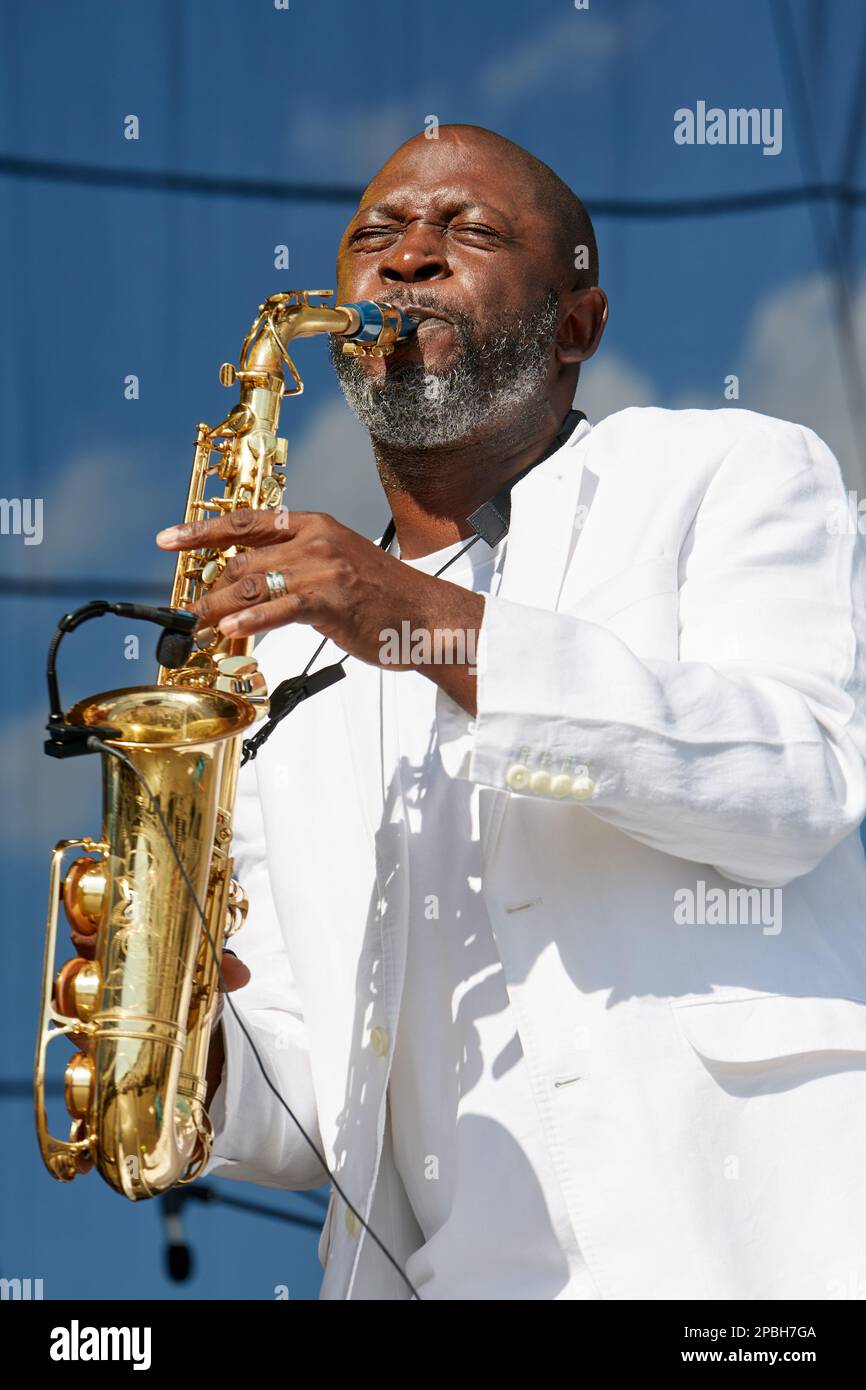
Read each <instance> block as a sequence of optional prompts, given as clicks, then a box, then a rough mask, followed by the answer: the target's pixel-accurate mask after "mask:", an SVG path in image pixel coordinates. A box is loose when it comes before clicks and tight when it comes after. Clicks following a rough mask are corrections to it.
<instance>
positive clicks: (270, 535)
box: [160, 126, 866, 1299]
mask: <svg viewBox="0 0 866 1390" xmlns="http://www.w3.org/2000/svg"><path fill="white" fill-rule="evenodd" d="M576 267H577V268H576ZM584 267H585V268H584ZM338 284H339V288H338V298H339V300H341V301H352V300H361V299H379V300H387V301H390V302H392V303H396V304H399V305H400V306H402V307H403V308H404V309H406V310H408V311H409V312H410V313H411V314H412V315H413V317H414V318H415V319H416V321H417V322H418V324H419V328H418V332H417V335H416V336H415V337H414V338H413V339H411V341H410V342H409V343H408V344H407V345H406V346H403V347H401V348H399V349H398V350H397V351H396V352H395V353H394V355H393V356H392V357H391V358H389V359H387V360H382V359H379V360H374V359H356V358H346V357H343V356H340V355H337V354H336V353H335V355H334V364H335V366H336V368H337V372H338V376H339V378H340V382H341V385H342V387H343V389H344V392H345V394H346V397H347V399H348V401H349V404H350V405H351V406H352V408H353V409H354V410H355V411H356V413H357V414H358V416H359V417H360V419H361V420H362V422H363V423H364V424H365V425H366V427H367V428H368V430H369V432H370V436H371V439H372V442H373V448H374V452H375V456H376V460H377V464H378V468H379V474H380V477H381V481H382V486H383V488H384V491H385V494H386V498H387V503H388V505H389V506H390V509H391V513H392V516H393V519H394V523H395V527H396V534H395V537H394V540H393V542H392V545H391V548H390V553H386V552H385V551H384V550H382V549H381V548H379V547H378V546H377V545H375V544H374V543H372V542H371V541H368V540H366V539H364V538H363V537H361V536H359V535H357V534H356V533H354V532H353V531H351V530H349V529H347V528H346V527H344V526H342V525H340V524H339V523H338V522H337V521H335V520H333V519H332V518H330V517H325V516H321V515H318V514H312V513H307V514H304V513H294V514H290V515H289V516H288V517H285V516H284V517H282V518H280V524H275V520H274V517H273V515H272V514H271V515H269V514H265V513H258V514H256V513H243V512H242V513H239V514H236V515H235V516H234V517H227V518H223V519H220V520H217V521H211V522H208V523H204V524H202V525H199V526H195V527H192V528H180V529H177V528H173V529H172V530H171V531H170V532H168V533H162V534H161V539H160V543H161V544H163V545H164V546H165V547H166V548H169V549H172V548H174V549H176V548H180V547H187V548H190V547H197V546H199V545H201V544H202V542H203V540H205V539H207V541H208V543H210V544H216V545H220V546H222V545H227V544H230V543H231V542H233V541H238V542H239V543H241V544H242V545H244V546H245V547H248V549H246V550H245V551H244V552H243V553H242V554H240V555H239V556H238V557H237V558H236V559H234V560H232V561H231V562H230V564H229V566H228V568H227V570H226V572H225V574H224V576H223V578H222V579H221V581H220V583H219V584H218V585H217V586H215V588H214V589H213V590H212V591H211V593H210V594H209V596H208V597H207V599H205V600H204V601H203V602H202V603H201V604H200V605H199V616H200V618H201V621H202V623H203V624H205V625H211V624H214V623H216V624H219V626H221V628H222V630H223V631H225V632H231V633H264V632H267V633H268V636H267V637H266V639H265V641H264V642H263V643H262V644H261V646H260V647H259V648H258V649H257V653H258V656H259V660H260V664H261V666H262V668H263V670H264V672H265V675H266V677H267V679H268V683H269V685H270V686H271V688H273V687H274V686H275V685H276V684H277V683H278V682H279V681H280V680H281V679H283V678H284V677H286V676H287V675H293V674H295V673H296V672H298V671H300V670H301V669H303V667H304V666H305V665H306V663H307V661H308V659H309V657H310V655H311V653H312V650H313V647H314V645H315V642H316V641H317V640H318V639H317V638H316V636H315V634H316V633H318V634H321V635H322V636H324V637H326V638H327V639H329V640H328V643H327V645H326V648H325V650H324V651H323V652H322V654H321V656H320V658H319V659H318V662H317V666H318V665H325V664H327V663H328V662H330V661H335V660H339V658H340V656H341V655H342V654H344V653H347V652H348V653H350V654H351V656H352V657H353V658H359V659H355V660H350V661H348V662H347V663H346V674H347V679H346V680H344V681H341V682H339V683H338V684H336V685H335V686H332V687H331V688H330V689H328V690H326V691H324V692H323V693H320V694H319V695H317V696H316V697H315V699H312V700H310V701H309V702H305V703H304V704H302V705H301V706H300V707H299V708H298V709H297V710H296V711H295V712H294V713H293V714H292V715H291V717H290V718H288V719H286V720H284V721H283V722H282V723H281V724H280V725H279V726H278V728H277V729H276V731H275V732H274V734H273V736H272V737H271V739H270V741H269V742H267V743H266V744H265V745H264V746H263V747H262V749H261V752H260V753H259V756H258V758H257V760H256V761H255V762H254V763H251V764H249V765H248V766H247V767H246V768H245V770H244V773H243V775H242V779H241V792H240V796H239V800H238V806H237V818H236V853H237V862H238V870H239V877H240V878H241V880H242V882H243V883H244V885H245V887H246V888H247V891H248V893H249V896H250V900H251V909H250V915H249V918H248V922H247V925H246V926H245V928H244V931H243V933H242V935H241V936H239V937H238V948H239V950H241V954H242V955H243V957H244V964H243V965H241V963H240V962H238V961H231V959H230V958H229V957H226V960H225V965H226V975H227V983H228V984H229V986H231V987H233V988H237V987H238V986H242V988H240V989H239V993H238V995H237V1009H238V1013H239V1015H240V1017H241V1019H242V1020H243V1028H242V1027H241V1025H240V1023H239V1021H238V1019H237V1018H236V1017H234V1016H233V1014H232V1011H231V1010H229V1009H226V1010H225V1011H224V1014H223V1018H222V1026H221V1030H220V1031H219V1032H218V1033H217V1034H216V1036H215V1042H214V1048H213V1052H212V1057H211V1094H212V1098H213V1117H214V1121H215V1124H216V1142H215V1154H214V1157H213V1158H212V1160H211V1163H210V1165H209V1171H210V1172H213V1173H218V1174H221V1175H223V1176H227V1177H235V1178H239V1179H243V1180H247V1181H252V1182H259V1183H264V1184H266V1185H271V1186H277V1187H293V1188H305V1187H312V1186H317V1185H318V1184H320V1183H321V1182H323V1181H325V1180H326V1174H325V1172H324V1170H323V1168H322V1166H321V1164H320V1163H319V1161H318V1160H317V1158H316V1157H315V1155H314V1154H313V1152H312V1151H311V1149H310V1147H309V1145H308V1144H307V1142H306V1141H305V1139H304V1138H303V1136H302V1135H301V1134H300V1132H299V1130H298V1128H297V1127H296V1125H295V1124H294V1123H293V1122H292V1120H291V1118H290V1117H289V1115H288V1114H287V1112H286V1110H285V1109H284V1108H283V1107H282V1106H281V1105H280V1104H279V1103H278V1101H277V1099H276V1097H275V1095H274V1093H273V1091H272V1090H271V1089H270V1086H269V1084H268V1081H267V1080H266V1079H265V1077H264V1076H263V1075H262V1072H261V1070H260V1069H259V1066H258V1063H257V1061H256V1058H255V1056H254V1054H253V1051H252V1048H251V1047H250V1040H252V1041H253V1042H254V1043H255V1046H256V1048H257V1050H258V1052H259V1054H260V1056H261V1061H262V1065H263V1066H264V1068H265V1070H266V1072H267V1075H268V1078H270V1079H271V1080H272V1082H273V1085H274V1086H275V1087H276V1088H277V1090H278V1091H279V1093H280V1095H281V1096H282V1097H283V1098H284V1099H285V1101H286V1102H287V1104H288V1105H289V1106H290V1107H291V1109H292V1111H293V1113H294V1115H295V1116H296V1117H297V1119H298V1120H299V1121H300V1123H301V1125H302V1126H303V1128H304V1129H305V1130H306V1132H307V1134H308V1135H309V1136H310V1137H311V1138H312V1140H313V1141H314V1143H315V1144H316V1145H317V1147H319V1148H320V1150H321V1151H322V1153H323V1155H324V1156H325V1158H326V1160H327V1165H328V1169H329V1170H330V1172H332V1173H333V1174H334V1175H335V1176H336V1178H337V1180H338V1181H339V1183H340V1185H341V1187H342V1189H343V1191H344V1193H345V1195H346V1197H347V1198H348V1199H349V1202H350V1203H351V1204H352V1206H353V1207H354V1208H356V1210H357V1212H359V1213H360V1214H361V1216H362V1217H363V1218H364V1221H365V1222H367V1223H369V1225H370V1227H371V1228H372V1230H373V1231H374V1232H375V1234H376V1236H377V1237H378V1238H379V1240H381V1242H382V1244H383V1245H384V1246H385V1247H386V1248H387V1250H388V1251H389V1252H390V1254H391V1255H392V1256H393V1258H394V1260H395V1261H396V1263H397V1265H399V1267H400V1269H401V1270H402V1271H403V1273H404V1274H405V1276H406V1279H405V1280H404V1279H403V1277H402V1276H401V1274H400V1272H399V1270H395V1268H394V1267H392V1265H391V1264H390V1263H389V1261H388V1260H387V1258H386V1257H385V1255H384V1254H383V1253H382V1251H381V1250H380V1248H379V1247H378V1245H377V1244H376V1242H375V1241H374V1240H373V1239H371V1237H370V1235H369V1234H368V1233H367V1230H366V1228H365V1226H364V1225H363V1224H362V1223H361V1222H360V1221H359V1220H358V1219H357V1216H356V1215H355V1213H354V1212H353V1211H352V1209H351V1207H349V1206H347V1205H346V1204H345V1202H344V1201H343V1200H342V1199H341V1198H338V1197H337V1196H336V1194H332V1197H331V1202H330V1205H329V1211H328V1218H327V1221H326V1226H325V1229H324V1231H323V1234H322V1240H321V1242H320V1247H319V1248H320V1255H321V1258H322V1260H323V1263H324V1265H325V1276H324V1282H323V1287H322V1296H323V1297H325V1298H361V1299H365V1298H366V1299H370V1298H404V1297H409V1296H410V1287H409V1286H411V1287H412V1288H414V1289H415V1290H417V1292H418V1294H419V1296H420V1297H421V1298H422V1299H424V1298H428V1299H436V1298H439V1299H447V1298H461V1299H462V1298H482V1299H484V1298H508V1299H549V1298H561V1299H584V1298H586V1299H597V1298H614V1299H616V1298H659V1299H669V1298H678V1297H696V1298H722V1299H726V1298H736V1297H742V1298H789V1297H815V1298H832V1297H836V1296H840V1293H843V1294H844V1293H846V1292H848V1294H849V1296H850V1290H851V1288H859V1289H860V1290H863V1289H864V1287H866V1285H864V1282H863V1281H864V1280H866V1185H864V1182H863V1172H864V1160H866V943H864V934H863V928H864V921H866V868H864V862H863V852H862V849H861V846H860V842H859V839H858V836H857V827H858V825H859V822H860V821H861V819H862V818H863V815H864V811H866V775H864V754H866V719H864V655H863V653H864V633H863V621H864V620H863V614H864V611H866V605H864V596H866V579H864V556H863V552H862V549H861V548H860V542H859V541H858V540H857V539H856V538H854V537H849V536H839V535H833V534H831V529H832V528H830V527H828V525H827V517H828V514H829V513H830V512H831V511H832V509H834V508H835V507H836V506H837V505H838V504H839V502H840V499H843V498H844V489H843V485H842V482H841V479H840V476H839V470H838V467H837V465H836V462H835V460H834V459H833V457H832V455H831V454H830V453H829V451H828V450H827V448H826V447H825V446H824V445H823V443H822V442H821V441H820V440H819V439H818V438H816V436H815V435H814V434H812V433H811V432H810V431H809V430H806V429H803V428H801V427H799V426H796V425H790V424H785V423H783V422H780V421H776V420H770V419H767V418H764V417H762V416H760V415H756V414H753V413H751V412H748V411H741V410H720V411H711V412H704V411H681V412H669V411H662V410H654V409H652V410H636V409H632V410H625V411H623V412H622V413H620V414H618V415H614V416H613V417H610V418H608V419H606V420H605V421H603V422H602V423H601V424H600V425H597V426H595V427H594V428H590V426H589V424H588V422H587V421H586V420H584V419H582V418H580V417H579V416H577V415H574V414H570V413H569V409H570V407H571V404H572V400H573V397H574V392H575V389H576V386H577V382H578V376H579V371H580V364H581V362H584V361H586V360H587V359H588V358H589V357H590V356H591V355H592V354H593V353H594V352H595V350H596V348H597V347H598V344H599V341H600V338H601V335H602V331H603V328H604V324H605V320H606V317H607V302H606V299H605V296H604V294H603V292H602V291H601V290H600V289H599V288H598V283H597V257H596V250H595V240H594V237H593V233H592V228H591V226H590V224H589V220H588V218H587V216H586V213H585V211H584V209H583V207H582V205H581V204H580V203H579V201H578V200H577V199H576V198H575V197H574V195H573V194H572V193H571V192H570V190H568V189H567V188H566V187H565V185H564V184H562V183H561V182H560V181H559V180H558V179H557V178H556V176H555V175H554V174H552V172H551V171H550V170H549V169H547V167H546V166H544V165H542V164H540V163H539V162H538V161H536V160H535V159H533V158H532V157H531V156H530V155H528V154H527V153H526V152H525V151H523V150H521V149H519V148H518V147H517V146H515V145H512V144H511V143H510V142H508V141H506V140H503V139H501V138H500V137H499V136H496V135H494V134H492V133H491V132H488V131H484V130H480V129H477V128H474V127H466V126H451V127H442V128H440V131H439V138H438V140H436V141H432V140H426V139H424V138H423V137H416V138H414V139H412V140H410V141H408V142H407V143H406V144H405V145H404V146H402V147H401V148H400V149H399V150H398V151H397V152H396V154H395V155H394V156H393V157H392V158H391V159H390V160H389V161H388V163H387V164H386V165H385V166H384V168H383V169H382V170H381V171H380V172H379V173H378V174H377V175H376V177H375V178H374V180H373V182H372V183H371V184H370V186H369V187H368V188H367V190H366V191H365V193H364V195H363V197H362V199H361V205H360V207H359V209H358V211H357V212H356V214H355V216H354V217H353V218H352V220H351V222H350V223H349V226H348V227H347V229H346V232H345V235H344V237H343V240H342V243H341V246H340V251H339V260H338ZM531 465H534V466H531ZM325 466H326V465H325ZM335 466H336V465H335ZM526 470H528V471H526ZM518 475H520V476H519V477H518ZM515 479H517V481H516V482H515V483H514V487H513V492H512V493H511V510H510V529H509V530H508V531H507V535H502V534H499V535H498V536H497V534H496V533H495V531H494V532H491V531H489V530H488V532H487V534H488V539H489V540H490V542H491V543H490V544H488V543H487V541H485V540H478V541H476V543H475V544H474V546H472V547H471V548H470V549H469V550H467V551H466V552H465V554H461V553H460V552H462V551H463V550H464V548H465V546H466V544H467V541H468V540H469V539H471V538H472V536H473V535H474V534H475V532H474V531H473V527H472V526H471V525H470V524H469V522H467V517H469V516H470V515H471V514H472V513H473V512H475V511H476V509H477V508H479V507H481V506H482V505H483V504H484V503H485V502H487V501H488V499H490V498H491V497H492V496H493V495H494V494H497V493H501V492H502V489H503V488H504V487H505V485H506V484H508V483H509V482H510V481H512V480H515ZM506 491H507V489H506ZM496 510H497V515H499V516H500V517H504V518H505V520H507V519H508V516H507V512H508V507H507V503H503V501H502V497H501V496H500V499H499V502H498V503H497V509H496ZM486 515H487V517H488V519H489V517H490V512H489V510H488V512H487V513H486ZM285 523H287V524H285ZM499 529H500V532H501V531H502V529H503V528H502V527H500V528H499ZM455 557H457V558H455ZM449 561H450V562H452V563H451V565H450V568H449V569H448V571H447V573H446V574H444V575H443V577H441V578H438V577H436V572H437V571H439V570H441V569H442V567H443V566H444V565H446V564H448V563H449ZM273 572H278V573H281V574H282V575H283V577H284V583H285V587H286V593H285V595H284V596H282V597H277V598H273V597H272V596H271V589H270V587H269V584H268V582H267V579H266V575H267V574H268V573H273ZM311 629H315V633H314V632H313V631H311ZM407 630H408V632H409V633H410V635H411V636H412V639H413V648H412V649H413V650H416V651H417V652H418V653H420V656H419V664H416V665H414V666H413V662H412V660H411V655H410V654H408V653H407V649H406V648H405V646H401V645H400V643H399V642H395V640H393V637H394V634H401V633H403V632H406V631H407ZM446 631H447V632H448V633H451V634H452V638H453V635H454V634H457V635H458V636H461V637H462V639H463V642H464V648H463V650H462V651H461V650H460V649H459V643H457V642H456V640H455V641H454V647H453V649H452V651H451V653H450V654H451V655H452V656H453V655H455V654H456V656H457V658H458V659H456V660H454V661H451V662H449V661H448V660H447V658H446V657H445V656H443V655H442V653H441V652H440V659H439V660H436V659H435V644H434V642H433V638H435V636H436V634H441V633H443V632H446ZM418 633H421V634H422V636H426V637H427V638H428V639H429V640H428V642H427V644H426V646H425V643H424V641H421V642H420V643H418V644H417V646H415V645H414V639H415V636H416V635H417V634H418ZM395 660H396V664H395ZM244 1029H246V1031H247V1033H248V1034H249V1039H248V1038H247V1036H245V1033H244ZM407 1281H408V1282H407ZM861 1296H862V1294H861Z"/></svg>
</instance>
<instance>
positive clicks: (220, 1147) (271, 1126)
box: [204, 762, 328, 1188]
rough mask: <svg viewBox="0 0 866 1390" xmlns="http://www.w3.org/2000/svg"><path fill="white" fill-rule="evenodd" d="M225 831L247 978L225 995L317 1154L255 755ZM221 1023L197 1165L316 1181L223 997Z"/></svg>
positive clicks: (322, 1176)
mask: <svg viewBox="0 0 866 1390" xmlns="http://www.w3.org/2000/svg"><path fill="white" fill-rule="evenodd" d="M233 831H234V834H233V839H232V850H233V854H234V856H235V868H234V873H235V877H236V878H237V880H238V882H239V883H240V884H241V885H242V887H243V888H244V890H245V892H246V894H247V897H248V899H249V912H248V914H247V919H246V922H245V923H244V925H243V927H242V928H241V930H240V931H239V932H238V933H237V935H236V936H234V937H232V939H231V941H230V942H229V946H230V947H231V949H232V950H234V951H236V953H237V955H238V956H239V958H240V959H241V960H243V961H244V962H245V964H246V965H248V966H249V968H250V972H251V978H250V981H249V983H248V984H247V985H245V986H244V987H243V988H242V989H239V990H235V991H234V992H233V993H232V995H231V999H232V1003H233V1004H234V1005H235V1007H236V1009H237V1011H238V1013H239V1014H240V1015H241V1017H242V1019H243V1022H244V1024H245V1026H246V1029H247V1031H248V1032H249V1034H250V1037H251V1038H252V1040H253V1042H254V1043H255V1046H256V1048H257V1050H258V1052H259V1054H260V1056H261V1059H262V1063H263V1065H264V1067H265V1069H266V1071H267V1074H268V1076H269V1077H270V1078H271V1080H272V1082H273V1084H274V1086H276V1088H277V1090H278V1091H279V1094H280V1095H281V1096H282V1097H283V1099H284V1100H285V1101H286V1102H287V1104H288V1105H289V1106H290V1108H291V1109H292V1111H293V1112H294V1114H295V1115H296V1116H297V1118H298V1120H299V1121H300V1123H301V1124H302V1125H303V1127H304V1129H305V1130H306V1132H307V1134H308V1135H309V1136H310V1138H311V1139H312V1140H313V1142H314V1143H315V1145H316V1147H317V1148H318V1149H319V1151H320V1152H321V1150H322V1140H321V1137H320V1134H319V1125H318V1118H317V1114H316V1100H315V1094H314V1091H313V1082H312V1075H311V1072H310V1062H309V1054H308V1047H307V1038H306V1032H305V1028H304V1020H303V1014H302V1011H301V1005H300V1001H299V999H298V995H297V990H296V987H295V982H294V979H293V976H292V971H291V966H290V964H289V960H288V956H287V955H286V951H285V946H284V943H283V937H282V932H281V931H280V925H279V921H278V919H277V914H276V909H275V907H274V901H273V896H272V893H271V885H270V879H269V876H268V866H267V858H266V852H265V836H264V827H263V824H262V815H261V807H260V804H259V796H258V787H257V779H256V774H255V763H254V762H252V763H248V764H247V765H246V767H244V768H242V769H241V773H240V778H239V783H238V795H237V800H236V804H235V817H234V825H233ZM222 1027H223V1036H224V1039H225V1054H226V1060H225V1067H224V1070H223V1075H222V1080H221V1082H220V1085H219V1087H218V1088H217V1091H216V1092H215V1094H214V1097H213V1100H212V1103H211V1107H210V1116H211V1121H212V1123H213V1125H214V1130H215V1135H214V1147H213V1152H212V1154H211V1158H210V1160H209V1162H208V1164H207V1167H206V1168H205V1170H204V1171H205V1173H206V1174H208V1175H215V1176H217V1177H221V1178H236V1179H238V1181H241V1182H255V1183H261V1184H263V1185H264V1186H266V1187H289V1188H306V1187H319V1186H321V1185H322V1184H323V1183H325V1182H327V1180H328V1179H327V1174H326V1172H325V1170H324V1168H323V1167H322V1165H321V1164H320V1163H319V1161H318V1159H317V1158H316V1156H315V1154H313V1152H312V1151H311V1149H310V1147H309V1145H308V1144H307V1143H306V1142H305V1141H304V1139H303V1137H302V1135H301V1134H300V1132H299V1131H298V1128H297V1126H296V1125H295V1124H294V1122H293V1121H292V1120H291V1118H290V1117H289V1115H287V1113H286V1111H285V1110H284V1109H283V1107H282V1106H281V1105H280V1104H279V1102H278V1101H277V1099H276V1097H275V1096H274V1094H273V1092H272V1091H271V1090H270V1088H269V1087H268V1085H267V1082H266V1081H265V1078H264V1076H263V1075H262V1071H261V1068H260V1067H259V1064H258V1062H257V1061H256V1058H255V1056H254V1054H253V1050H252V1048H251V1046H250V1043H249V1041H248V1040H247V1038H246V1037H245V1036H244V1033H243V1031H242V1029H241V1026H240V1024H239V1023H238V1020H237V1019H236V1018H235V1016H234V1014H233V1013H232V1010H231V1007H230V1006H229V1003H228V999H227V1000H226V1003H225V1007H224V1008H223V1013H222Z"/></svg>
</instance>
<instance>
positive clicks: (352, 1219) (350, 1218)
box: [346, 1207, 361, 1236]
mask: <svg viewBox="0 0 866 1390" xmlns="http://www.w3.org/2000/svg"><path fill="white" fill-rule="evenodd" d="M346 1230H347V1231H348V1232H349V1235H350V1236H359V1235H360V1234H361V1223H360V1221H359V1220H358V1218H357V1216H356V1215H355V1213H354V1212H353V1211H352V1209H351V1208H350V1207H346Z"/></svg>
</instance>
